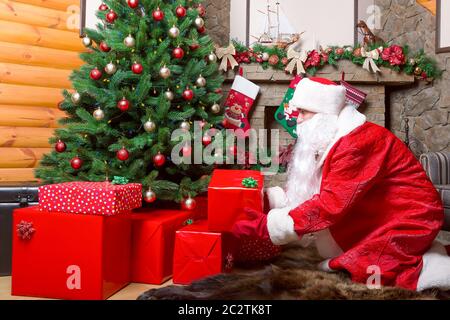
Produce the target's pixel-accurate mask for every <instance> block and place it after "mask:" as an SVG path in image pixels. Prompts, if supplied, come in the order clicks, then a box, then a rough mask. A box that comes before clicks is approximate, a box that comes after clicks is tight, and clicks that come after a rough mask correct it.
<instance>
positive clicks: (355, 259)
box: [289, 122, 444, 290]
mask: <svg viewBox="0 0 450 320" xmlns="http://www.w3.org/2000/svg"><path fill="white" fill-rule="evenodd" d="M289 215H290V216H291V217H292V219H293V221H294V230H295V232H296V233H297V234H298V235H300V236H303V235H305V234H311V233H315V232H318V231H321V230H325V229H329V231H330V232H331V235H332V237H333V238H334V240H335V241H336V242H337V244H338V245H339V247H340V248H341V249H342V251H343V252H344V253H342V254H341V255H339V256H337V257H335V258H333V259H331V260H330V262H329V267H330V268H331V269H334V270H346V271H348V272H349V273H350V274H351V276H352V280H353V281H355V282H361V283H366V282H367V279H368V277H369V276H370V275H371V274H370V273H368V268H369V267H370V266H378V267H379V268H380V269H381V273H382V274H381V282H382V285H388V286H399V287H403V288H407V289H411V290H416V288H417V282H418V278H419V275H420V272H421V270H422V263H423V262H422V257H423V255H424V254H425V253H426V252H427V250H429V249H430V247H431V245H432V243H433V241H434V239H435V238H436V236H437V234H438V232H439V230H440V229H441V227H442V225H443V221H444V214H443V206H442V202H441V199H440V196H439V194H438V192H437V191H436V189H435V188H434V186H433V185H432V183H431V182H430V180H429V179H428V177H427V176H426V173H425V172H424V170H423V168H422V166H421V165H420V163H419V162H418V161H417V159H416V158H415V157H414V155H413V154H412V153H411V152H410V151H409V150H408V148H407V147H406V146H405V144H404V143H403V142H402V141H400V140H399V139H398V138H397V137H395V136H394V135H393V134H392V133H391V132H389V131H388V130H386V129H385V128H382V127H380V126H378V125H375V124H373V123H369V122H367V123H365V124H363V125H362V126H360V127H358V128H356V129H355V130H353V131H352V132H351V133H350V134H348V135H346V136H344V137H343V138H341V139H340V140H338V141H337V142H336V143H335V144H334V145H333V147H332V149H331V150H330V152H329V153H328V155H327V158H326V160H325V162H324V165H323V173H322V184H321V190H320V193H319V194H318V195H315V196H314V197H313V198H312V199H311V200H309V201H307V202H305V203H303V204H302V205H300V206H299V207H297V208H295V209H293V210H291V211H290V212H289Z"/></svg>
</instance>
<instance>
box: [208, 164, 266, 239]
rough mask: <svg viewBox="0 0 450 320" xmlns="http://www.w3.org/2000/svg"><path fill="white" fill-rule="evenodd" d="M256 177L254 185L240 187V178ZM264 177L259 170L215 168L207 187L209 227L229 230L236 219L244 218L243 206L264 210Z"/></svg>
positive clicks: (217, 230) (241, 185) (211, 229)
mask: <svg viewBox="0 0 450 320" xmlns="http://www.w3.org/2000/svg"><path fill="white" fill-rule="evenodd" d="M247 178H252V179H254V180H256V182H257V184H258V185H257V187H256V188H247V187H244V186H243V180H244V179H247ZM263 187H264V179H263V176H262V174H261V172H259V171H251V170H215V171H214V172H213V176H212V178H211V182H210V184H209V187H208V226H209V230H210V231H216V232H230V231H231V229H232V228H233V225H234V224H235V222H236V221H239V220H246V219H248V218H247V217H246V214H245V211H244V209H245V208H246V207H248V208H252V209H254V210H258V211H261V212H263V209H264V197H263Z"/></svg>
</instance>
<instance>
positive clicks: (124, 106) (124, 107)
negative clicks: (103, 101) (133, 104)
mask: <svg viewBox="0 0 450 320" xmlns="http://www.w3.org/2000/svg"><path fill="white" fill-rule="evenodd" d="M117 108H119V109H120V111H123V112H125V111H127V110H128V109H129V108H130V101H128V100H127V99H125V98H123V99H122V100H120V101H119V102H118V103H117Z"/></svg>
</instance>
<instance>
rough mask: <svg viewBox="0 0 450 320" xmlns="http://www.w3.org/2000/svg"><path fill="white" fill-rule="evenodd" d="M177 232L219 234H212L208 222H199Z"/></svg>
mask: <svg viewBox="0 0 450 320" xmlns="http://www.w3.org/2000/svg"><path fill="white" fill-rule="evenodd" d="M177 232H185V233H208V234H217V235H220V233H218V232H212V231H209V229H208V220H199V221H196V222H194V223H193V224H190V225H187V226H185V227H184V228H182V229H180V230H178V231H177Z"/></svg>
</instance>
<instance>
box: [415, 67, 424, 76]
mask: <svg viewBox="0 0 450 320" xmlns="http://www.w3.org/2000/svg"><path fill="white" fill-rule="evenodd" d="M422 72H423V70H422V68H421V67H417V68H416V69H414V74H415V75H416V76H420V75H421V74H422Z"/></svg>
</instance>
